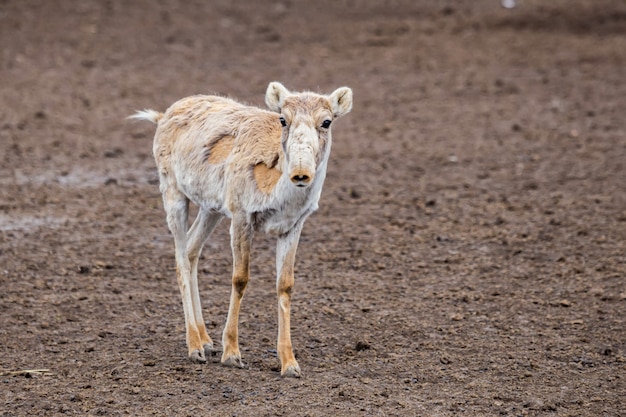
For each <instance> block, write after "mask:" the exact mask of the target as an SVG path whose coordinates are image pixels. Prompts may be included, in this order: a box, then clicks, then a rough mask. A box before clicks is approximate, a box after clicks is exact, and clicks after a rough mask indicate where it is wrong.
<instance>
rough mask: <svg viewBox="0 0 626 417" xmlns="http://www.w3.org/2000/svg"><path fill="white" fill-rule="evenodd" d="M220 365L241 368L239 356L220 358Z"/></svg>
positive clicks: (241, 363)
mask: <svg viewBox="0 0 626 417" xmlns="http://www.w3.org/2000/svg"><path fill="white" fill-rule="evenodd" d="M222 365H225V366H232V367H235V368H243V366H244V365H243V362H242V361H241V356H240V355H229V356H222Z"/></svg>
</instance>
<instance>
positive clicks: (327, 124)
mask: <svg viewBox="0 0 626 417" xmlns="http://www.w3.org/2000/svg"><path fill="white" fill-rule="evenodd" d="M331 122H332V120H324V121H323V122H322V127H323V128H324V129H328V128H329V127H330V123H331Z"/></svg>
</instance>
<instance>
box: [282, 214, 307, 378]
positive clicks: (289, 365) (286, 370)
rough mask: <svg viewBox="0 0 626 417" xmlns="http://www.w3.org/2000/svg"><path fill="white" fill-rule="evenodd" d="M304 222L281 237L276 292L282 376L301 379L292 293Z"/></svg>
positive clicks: (300, 222)
mask: <svg viewBox="0 0 626 417" xmlns="http://www.w3.org/2000/svg"><path fill="white" fill-rule="evenodd" d="M303 223H304V221H303V220H301V221H299V222H298V223H297V224H296V225H295V226H294V227H293V229H291V230H290V231H289V232H287V233H285V234H283V235H281V236H280V237H279V238H278V243H277V244H276V273H277V279H276V292H277V295H278V346H277V350H278V357H279V358H280V365H281V371H280V374H281V375H282V376H290V377H297V378H299V377H300V366H299V365H298V362H297V361H296V358H295V357H294V354H293V349H292V346H291V324H290V310H291V293H292V290H293V284H294V277H293V272H294V262H295V258H296V250H297V249H298V242H299V240H300V232H301V231H302V225H303Z"/></svg>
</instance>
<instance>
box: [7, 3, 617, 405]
mask: <svg viewBox="0 0 626 417" xmlns="http://www.w3.org/2000/svg"><path fill="white" fill-rule="evenodd" d="M625 68H626V4H625V3H624V2H623V1H622V0H567V1H566V0H555V1H550V2H545V1H540V0H525V1H524V2H523V3H522V4H521V6H520V7H518V8H516V9H513V10H506V9H503V8H501V7H500V6H499V2H498V1H496V0H493V1H491V0H482V1H463V2H458V1H452V0H450V1H445V0H442V1H413V0H411V1H409V0H406V1H405V0H387V1H369V2H368V1H365V0H338V1H337V0H336V1H327V0H323V1H315V2H305V1H300V0H285V1H255V2H235V1H227V0H216V1H206V2H205V1H176V0H162V1H147V0H145V1H133V2H125V1H117V0H111V1H95V0H94V1H82V2H64V1H52V0H51V1H34V0H24V1H17V0H0V414H1V415H3V416H25V415H46V416H49V415H63V414H66V415H81V416H82V415H167V416H174V415H176V416H200V415H203V416H275V415H293V416H328V415H338V416H360V415H364V416H413V415H415V416H418V415H419V416H452V415H471V416H482V415H485V416H491V415H510V416H526V415H530V416H539V415H541V416H551V415H554V416H618V415H624V414H623V413H624V409H625V408H626V362H625V360H626V330H625V318H626V284H625V278H626V243H625V241H626V123H625V114H626V72H625ZM272 80H280V81H281V82H283V83H284V84H285V85H286V86H288V87H289V88H292V89H294V90H302V89H312V90H315V91H318V90H319V91H322V92H330V91H332V90H333V89H334V88H336V87H339V86H341V85H348V86H350V87H352V88H353V89H354V97H355V106H354V110H353V112H352V113H351V114H350V115H348V116H347V117H345V118H344V119H342V120H340V121H338V122H337V124H336V126H335V127H334V148H333V154H332V156H331V164H330V167H329V173H328V178H327V181H326V186H325V188H324V193H323V195H322V201H321V207H320V210H319V211H318V213H316V214H315V215H313V216H312V217H311V218H310V219H309V221H308V223H307V224H306V226H305V229H304V233H303V238H302V241H301V243H300V248H299V253H298V259H297V271H296V273H297V278H296V288H295V292H294V301H293V311H292V326H293V340H294V346H295V349H296V352H297V357H298V360H299V363H300V365H301V367H302V369H303V374H304V376H303V377H302V378H301V379H281V378H280V376H279V374H278V359H277V358H276V351H275V338H276V331H277V330H276V328H277V323H276V322H277V318H276V299H275V291H274V260H273V256H274V241H273V239H272V238H269V237H266V236H264V235H258V236H257V237H256V240H255V245H254V253H253V266H252V275H253V277H252V281H251V283H250V286H249V288H248V292H247V293H246V297H245V299H244V304H243V310H242V317H241V321H242V323H241V326H240V331H241V335H240V340H241V344H242V353H243V359H244V361H245V362H246V364H247V368H246V369H239V370H238V369H232V368H225V367H222V366H220V364H219V360H218V358H217V357H215V358H213V359H212V362H211V363H209V364H206V365H196V364H193V363H190V362H189V361H188V360H187V358H186V348H185V342H184V327H183V314H182V306H181V302H180V299H179V293H178V289H177V286H176V279H175V273H174V258H173V241H172V239H171V237H170V235H169V233H168V230H167V228H166V225H165V220H164V213H163V210H162V206H161V200H160V194H159V191H158V185H157V182H156V180H157V177H156V172H155V168H154V162H153V160H152V156H151V146H152V144H151V142H152V135H153V132H154V129H153V126H151V125H149V124H142V123H136V122H130V121H127V120H125V119H124V118H125V117H126V116H127V115H129V114H131V113H133V112H134V111H135V110H137V109H141V108H145V107H148V108H156V109H158V110H164V109H165V108H166V107H167V106H169V105H170V104H171V103H172V102H174V101H175V100H177V99H179V98H181V97H184V96H187V95H191V94H196V93H219V94H227V95H231V96H233V97H237V98H239V99H241V100H244V101H246V102H249V103H252V104H257V105H262V103H263V95H264V92H265V88H266V86H267V83H268V82H269V81H272ZM228 242H229V240H228V222H224V223H222V224H221V225H220V227H219V228H218V230H217V231H216V233H215V235H214V238H213V239H212V240H211V241H210V242H209V243H208V244H207V246H206V247H205V251H204V255H203V259H202V261H201V273H200V275H201V278H200V281H201V294H202V297H203V302H204V305H205V318H206V320H207V325H208V328H209V331H210V334H211V336H212V337H213V338H214V339H215V340H220V335H221V331H222V326H223V323H224V321H225V318H226V312H227V308H228V294H229V291H230V267H231V258H230V249H229V243H228ZM32 370H45V371H40V372H33V371H32ZM29 371H30V372H29Z"/></svg>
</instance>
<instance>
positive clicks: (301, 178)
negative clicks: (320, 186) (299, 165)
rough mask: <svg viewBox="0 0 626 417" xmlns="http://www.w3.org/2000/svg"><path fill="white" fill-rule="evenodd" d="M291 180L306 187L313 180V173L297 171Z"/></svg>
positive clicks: (299, 185)
mask: <svg viewBox="0 0 626 417" xmlns="http://www.w3.org/2000/svg"><path fill="white" fill-rule="evenodd" d="M291 182H293V183H294V184H295V185H297V186H298V187H306V186H307V185H309V183H310V182H311V175H309V174H308V173H305V172H296V173H295V174H294V175H292V176H291Z"/></svg>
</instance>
